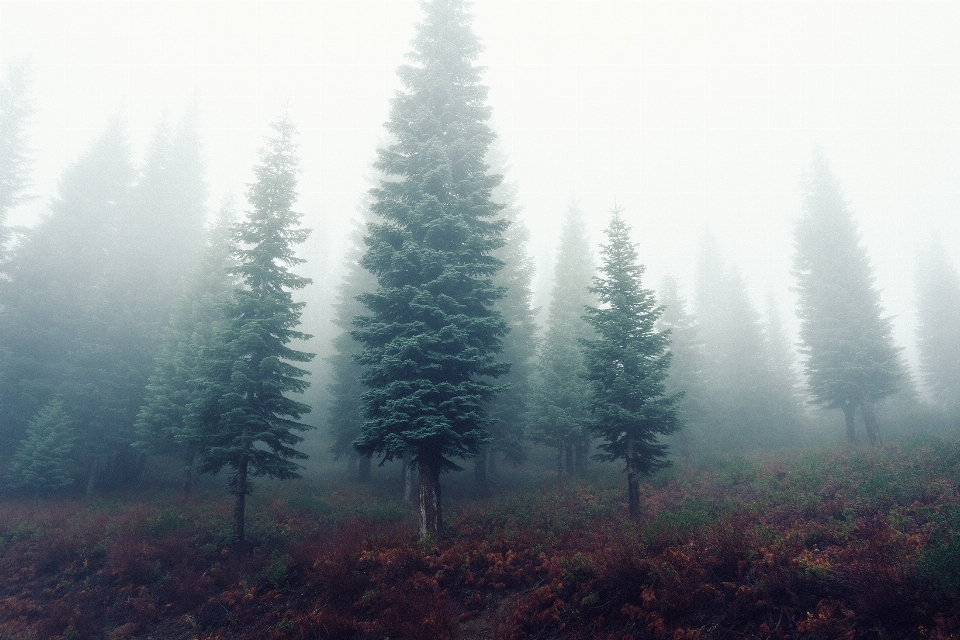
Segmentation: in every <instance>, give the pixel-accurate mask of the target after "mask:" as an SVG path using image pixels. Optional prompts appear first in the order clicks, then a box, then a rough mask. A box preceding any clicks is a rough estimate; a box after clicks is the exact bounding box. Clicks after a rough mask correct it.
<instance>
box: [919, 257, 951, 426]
mask: <svg viewBox="0 0 960 640" xmlns="http://www.w3.org/2000/svg"><path fill="white" fill-rule="evenodd" d="M916 283H917V284H916V291H917V294H916V301H917V302H916V303H917V347H918V348H919V350H920V371H921V373H922V374H923V380H924V383H925V384H926V388H927V390H928V392H929V393H930V397H931V398H932V399H933V401H934V403H936V404H937V405H939V406H940V407H943V408H947V409H952V410H957V409H958V408H960V322H958V319H960V276H958V274H957V270H956V269H954V268H953V266H952V265H950V263H949V262H948V261H947V257H946V255H945V254H944V251H943V247H942V246H941V245H940V244H939V243H933V244H932V245H931V246H930V248H929V249H928V250H927V252H926V253H925V254H924V255H923V256H922V258H921V260H920V264H919V266H918V269H917V278H916Z"/></svg>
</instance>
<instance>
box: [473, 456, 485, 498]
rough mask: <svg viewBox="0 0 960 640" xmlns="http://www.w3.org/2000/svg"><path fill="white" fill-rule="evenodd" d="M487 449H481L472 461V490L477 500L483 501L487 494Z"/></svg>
mask: <svg viewBox="0 0 960 640" xmlns="http://www.w3.org/2000/svg"><path fill="white" fill-rule="evenodd" d="M487 455H488V451H487V447H481V448H480V452H479V453H478V454H477V457H476V458H474V460H473V490H474V492H475V493H476V495H477V498H479V499H481V500H483V499H484V498H486V497H487V495H488V494H489V487H488V486H487Z"/></svg>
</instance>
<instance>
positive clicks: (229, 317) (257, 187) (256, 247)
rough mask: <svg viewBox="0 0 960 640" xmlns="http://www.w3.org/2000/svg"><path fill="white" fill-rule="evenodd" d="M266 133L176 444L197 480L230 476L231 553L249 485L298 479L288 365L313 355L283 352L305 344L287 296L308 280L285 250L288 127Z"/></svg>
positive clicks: (292, 158) (297, 411) (297, 385)
mask: <svg viewBox="0 0 960 640" xmlns="http://www.w3.org/2000/svg"><path fill="white" fill-rule="evenodd" d="M271 126H272V128H273V130H274V131H275V134H274V135H273V136H272V137H269V138H268V140H267V145H266V146H265V147H264V148H263V149H261V151H260V164H259V165H258V166H257V167H256V168H255V170H254V171H255V176H256V181H255V182H254V183H252V184H251V185H249V188H248V191H247V199H248V200H249V202H250V204H251V206H252V209H251V210H250V211H248V213H247V216H246V219H245V220H244V221H243V222H241V223H239V224H238V225H236V228H235V241H236V242H237V245H238V248H237V251H236V258H237V260H238V262H239V264H238V266H237V268H236V274H237V275H238V276H239V278H240V280H241V282H242V286H240V287H238V288H237V289H235V290H234V293H233V297H232V298H231V299H230V301H229V302H227V303H226V305H225V306H224V308H223V313H224V317H225V320H224V325H225V326H224V327H223V328H222V329H221V330H220V331H219V332H218V334H217V336H216V338H215V339H214V344H213V346H211V347H209V348H206V349H203V350H201V352H200V362H201V367H200V369H201V371H200V377H199V378H198V380H197V383H198V389H197V394H198V395H197V399H196V400H194V401H193V402H191V403H190V406H189V413H188V415H187V418H186V423H187V430H186V432H185V433H184V434H183V435H182V436H181V437H180V439H181V440H182V441H183V442H184V443H186V444H188V445H191V446H193V447H195V448H196V449H197V451H198V453H199V455H200V461H199V463H198V465H197V469H198V471H199V472H200V473H218V472H219V471H220V470H221V469H223V468H224V467H230V468H231V469H232V470H233V473H232V475H231V477H230V481H229V488H230V491H231V493H232V494H233V496H234V511H233V527H234V536H235V539H236V541H237V545H238V548H239V549H240V550H242V549H243V548H244V545H245V511H246V497H247V495H248V494H249V493H250V489H251V480H250V478H251V477H256V476H264V475H266V476H269V477H272V478H279V479H287V478H298V477H300V474H299V473H298V469H299V468H300V465H299V464H297V463H296V462H295V460H298V459H303V458H306V456H305V455H304V454H303V453H301V452H300V451H297V450H296V449H295V448H294V445H296V444H297V443H298V442H300V441H301V440H302V439H303V438H301V437H300V436H298V435H297V434H295V433H294V431H303V430H306V429H308V428H309V427H308V426H307V425H305V424H302V423H300V422H298V421H299V420H300V417H301V416H302V415H303V414H305V413H307V412H309V411H310V407H309V406H307V405H306V404H304V403H302V402H299V401H297V400H295V399H293V398H291V397H290V396H289V394H291V393H302V392H303V391H304V390H306V388H307V386H308V384H309V383H308V382H307V381H305V380H303V376H304V375H306V373H307V372H306V371H305V370H303V369H301V368H299V367H297V366H295V365H294V364H292V363H294V362H309V361H310V359H311V358H312V357H313V354H310V353H305V352H303V351H298V350H296V349H294V348H292V347H291V346H289V343H290V342H292V341H294V340H304V339H306V338H308V337H309V336H307V335H306V334H304V333H302V332H300V331H297V329H296V327H297V326H298V325H299V324H300V314H301V311H302V309H303V303H300V302H294V301H293V296H292V293H291V291H292V290H296V289H302V288H303V287H305V286H306V285H307V284H309V282H310V280H309V279H308V278H304V277H302V276H299V275H296V274H295V273H293V272H292V271H291V270H290V267H293V266H296V265H298V264H300V263H302V262H303V260H302V259H300V258H297V257H296V255H295V254H294V247H295V245H297V244H300V243H302V242H303V241H304V240H305V239H306V238H307V234H308V233H309V232H308V231H307V230H305V229H301V228H299V227H298V223H299V221H300V218H301V214H299V213H296V212H294V211H293V206H294V203H295V202H296V199H297V192H296V181H297V178H296V175H297V172H298V165H297V162H298V161H297V155H296V144H295V143H294V140H293V136H294V133H295V130H294V126H293V124H292V123H291V122H290V120H289V118H288V117H286V116H284V117H282V118H280V119H279V120H278V121H276V122H275V123H273V124H272V125H271Z"/></svg>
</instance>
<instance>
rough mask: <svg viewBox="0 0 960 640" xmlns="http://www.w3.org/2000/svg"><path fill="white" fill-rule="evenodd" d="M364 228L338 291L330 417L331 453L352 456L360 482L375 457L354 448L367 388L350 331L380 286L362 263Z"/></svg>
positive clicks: (349, 254)
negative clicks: (365, 297) (364, 299)
mask: <svg viewBox="0 0 960 640" xmlns="http://www.w3.org/2000/svg"><path fill="white" fill-rule="evenodd" d="M362 211H363V212H364V217H366V218H369V217H371V216H370V214H369V206H364V207H363V208H362ZM364 228H365V226H364V225H361V224H360V223H357V226H356V228H355V229H354V232H353V234H352V243H351V246H350V249H349V250H348V251H347V255H346V259H345V260H344V263H345V265H346V273H345V274H344V277H343V280H342V282H341V283H340V286H339V288H338V292H337V293H338V296H337V298H338V299H337V302H336V303H335V309H334V324H335V325H336V326H337V328H338V329H340V331H341V332H340V333H339V334H338V335H337V336H336V337H334V339H333V349H334V353H333V355H332V356H331V357H330V359H329V364H330V375H331V379H332V382H331V384H330V389H329V391H330V405H329V410H328V417H327V420H328V425H329V431H330V434H331V435H332V436H333V445H332V446H331V453H333V455H334V457H335V458H337V459H339V458H342V457H348V458H349V460H350V465H349V470H350V471H351V472H353V471H354V466H355V465H356V474H357V475H356V478H357V480H359V481H360V482H366V481H367V480H368V479H369V477H370V464H371V457H370V455H369V454H365V455H363V456H359V457H360V460H359V461H358V460H357V457H358V454H357V452H356V450H355V449H354V448H353V441H354V440H356V439H357V437H358V436H359V435H360V425H361V423H362V422H363V403H362V402H361V396H362V395H363V393H364V391H365V390H366V387H364V386H363V384H362V383H361V382H360V376H361V374H362V373H363V367H361V366H360V365H359V364H357V363H356V362H355V361H354V357H355V356H357V355H358V354H359V353H360V350H361V344H360V343H358V342H357V341H356V340H354V339H353V336H351V335H350V331H351V330H352V329H353V319H354V318H355V317H356V316H358V315H361V314H362V313H363V312H364V307H363V305H362V304H361V303H360V301H359V300H358V299H357V296H358V295H359V294H361V293H366V292H370V291H373V290H374V289H376V288H377V280H376V278H374V276H373V274H371V273H370V272H369V271H367V270H366V269H364V268H363V267H362V266H360V259H361V258H362V257H363V246H362V245H363V229H364Z"/></svg>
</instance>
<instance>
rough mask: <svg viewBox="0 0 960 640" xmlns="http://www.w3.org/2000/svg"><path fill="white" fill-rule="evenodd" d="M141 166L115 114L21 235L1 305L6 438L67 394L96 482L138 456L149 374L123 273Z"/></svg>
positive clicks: (0, 383)
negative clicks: (133, 453) (143, 367)
mask: <svg viewBox="0 0 960 640" xmlns="http://www.w3.org/2000/svg"><path fill="white" fill-rule="evenodd" d="M134 176H135V173H134V168H133V165H132V163H131V161H130V152H129V148H128V145H127V141H126V134H125V132H124V127H123V125H122V123H121V122H120V121H119V120H117V119H114V120H112V121H111V122H110V123H109V125H108V126H107V128H106V129H105V130H104V132H103V133H102V134H101V135H100V136H99V137H98V138H97V139H96V140H95V141H94V142H93V143H92V144H91V146H90V148H89V149H88V150H87V152H86V153H84V154H83V155H82V156H81V157H80V158H79V159H78V160H77V161H76V162H75V163H74V164H73V165H71V166H70V167H68V168H67V169H66V170H65V171H64V174H63V177H62V178H61V181H60V185H59V193H58V196H57V197H55V198H54V199H53V201H52V202H51V204H50V215H49V216H48V217H46V218H45V219H44V220H43V221H42V222H41V223H40V224H38V225H37V226H36V227H35V228H33V229H31V230H30V231H29V232H28V233H26V234H25V237H24V239H23V241H22V242H21V243H19V244H18V246H17V248H16V251H15V253H14V254H13V257H12V259H11V261H10V263H9V268H8V275H9V282H7V283H5V295H4V313H3V314H2V315H0V345H2V349H3V353H4V358H3V360H2V363H0V367H2V371H0V375H2V380H0V420H2V421H3V423H2V429H0V431H2V432H3V441H4V444H6V445H7V446H9V447H10V448H11V449H12V448H13V447H14V446H15V445H14V444H13V443H15V442H16V441H17V440H19V439H20V438H22V435H23V434H24V433H25V429H26V426H27V424H28V423H29V421H30V420H32V419H33V417H34V416H35V415H37V412H38V411H39V410H40V409H41V408H42V407H43V406H45V405H46V404H48V403H49V402H51V401H52V400H53V399H54V398H57V397H59V398H60V399H61V400H62V402H63V408H64V411H65V412H66V413H67V415H68V416H69V419H70V421H71V423H72V424H74V425H76V429H77V448H76V455H77V456H78V458H80V459H81V460H83V461H84V462H85V464H86V465H87V468H88V470H89V471H88V482H87V486H88V489H92V488H93V487H94V486H95V484H96V481H97V478H98V476H99V475H100V472H101V471H102V470H103V468H104V467H105V466H106V465H107V463H109V466H111V467H114V468H116V467H118V466H122V465H123V464H124V463H125V462H126V461H128V460H129V459H130V452H129V450H128V447H129V443H130V435H131V434H130V433H129V431H130V428H131V427H132V423H133V419H134V417H135V415H136V410H137V405H136V404H135V403H134V402H132V401H131V394H136V393H142V386H143V382H144V381H145V375H144V377H143V379H140V378H139V377H138V376H139V375H140V374H139V372H137V371H136V370H135V369H133V368H132V367H131V366H130V362H131V357H128V356H132V357H138V356H137V355H136V353H137V352H135V353H133V354H131V353H130V349H134V350H135V349H137V347H138V345H137V344H136V342H135V341H132V344H131V341H130V340H128V339H127V338H128V336H127V334H126V332H127V330H128V327H129V325H128V323H127V321H126V318H127V317H128V316H127V315H126V314H127V312H128V305H127V304H126V302H125V300H124V299H123V297H122V295H121V293H120V291H119V289H118V287H117V279H116V278H117V274H118V273H120V272H122V270H123V265H122V262H121V261H120V260H119V256H121V255H122V254H123V249H122V244H123V242H124V241H125V239H126V238H125V233H124V232H125V230H126V227H125V223H126V220H127V217H128V215H129V211H130V207H131V201H132V200H131V194H132V191H131V189H132V185H133V181H134ZM138 384H139V388H138V387H137V385H138ZM11 441H12V442H11Z"/></svg>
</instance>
